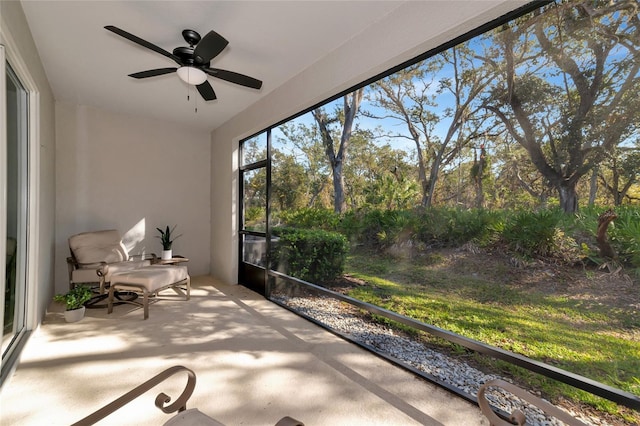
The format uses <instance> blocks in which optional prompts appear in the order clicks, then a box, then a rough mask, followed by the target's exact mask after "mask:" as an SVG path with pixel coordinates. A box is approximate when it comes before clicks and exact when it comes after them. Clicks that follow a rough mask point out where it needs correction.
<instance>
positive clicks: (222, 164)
mask: <svg viewBox="0 0 640 426" xmlns="http://www.w3.org/2000/svg"><path fill="white" fill-rule="evenodd" d="M440 3H441V2H440V1H425V2H406V3H404V4H403V5H402V6H401V7H399V8H397V9H395V10H394V11H393V12H392V13H390V14H389V15H388V16H386V17H385V18H384V19H382V20H381V21H379V22H378V23H377V24H376V25H373V26H371V27H369V28H367V29H366V30H365V31H363V32H362V33H361V34H359V35H358V36H357V37H354V38H352V39H350V40H347V41H345V44H344V45H342V46H341V47H340V48H338V49H336V50H335V51H333V52H331V53H330V54H329V55H327V56H326V57H324V58H321V59H320V60H318V61H317V62H316V63H315V64H313V65H312V66H311V67H309V68H308V69H306V70H305V71H303V72H302V73H300V74H298V75H297V76H296V77H295V78H293V79H291V80H289V81H288V82H287V83H285V84H284V85H282V86H281V87H279V88H278V89H276V90H274V91H273V92H272V93H270V94H269V95H268V96H266V97H264V98H262V99H261V100H260V101H259V102H257V103H256V104H254V105H253V106H251V107H250V108H248V109H247V110H245V111H244V112H242V113H241V114H238V115H237V116H235V117H234V118H233V119H232V120H229V121H228V122H227V123H225V124H224V125H222V126H220V127H219V128H218V129H216V130H215V131H214V132H212V134H211V144H212V157H211V170H212V171H213V173H214V176H213V181H214V182H215V186H214V187H212V191H211V199H212V200H214V203H213V206H212V210H211V224H212V226H211V253H212V258H211V271H212V275H214V276H215V277H216V278H218V279H221V280H222V281H224V282H225V283H236V281H237V270H238V248H237V247H238V229H237V227H238V226H237V220H238V219H237V215H236V210H237V205H238V193H237V190H238V184H237V179H238V164H237V150H238V142H239V140H240V139H243V138H245V137H247V136H250V135H252V134H254V133H256V132H259V131H261V130H263V129H264V128H266V127H268V126H270V125H273V124H275V123H277V122H279V121H281V120H283V119H286V118H287V117H289V116H291V115H293V114H296V113H298V112H300V111H302V110H304V109H306V108H309V107H311V106H313V105H315V104H317V103H319V102H322V101H323V100H325V99H327V98H329V97H331V96H333V95H335V94H337V93H339V92H341V91H343V90H346V89H348V88H350V87H352V86H354V85H356V84H358V83H360V82H362V81H365V80H367V79H368V78H371V77H373V76H375V75H378V74H380V73H382V72H384V71H386V70H388V69H390V68H393V67H394V66H396V65H399V64H401V63H403V62H405V61H407V60H410V59H412V58H414V57H416V56H418V55H420V54H422V53H424V52H427V51H429V50H430V49H433V48H436V47H438V46H440V45H442V44H443V43H446V42H448V41H450V40H452V39H454V38H455V37H457V36H460V35H462V34H465V33H466V32H468V31H471V30H473V29H475V28H477V27H479V26H480V25H482V24H484V23H486V22H489V21H491V20H493V19H496V18H498V17H500V16H502V15H504V14H506V13H508V12H510V11H512V10H514V9H516V8H518V7H520V6H522V5H524V4H526V3H527V1H523V0H506V1H505V0H480V1H477V0H458V1H455V2H454V4H455V6H456V7H458V9H459V12H460V13H459V14H458V15H457V16H456V19H455V21H447V20H443V19H442V17H441V15H439V14H438V7H439V4H440Z"/></svg>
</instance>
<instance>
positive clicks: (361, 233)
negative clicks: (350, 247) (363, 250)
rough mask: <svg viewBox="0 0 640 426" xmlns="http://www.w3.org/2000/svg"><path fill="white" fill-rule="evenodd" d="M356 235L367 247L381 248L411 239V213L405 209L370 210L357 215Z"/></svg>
mask: <svg viewBox="0 0 640 426" xmlns="http://www.w3.org/2000/svg"><path fill="white" fill-rule="evenodd" d="M354 224H357V235H358V237H357V238H358V240H359V242H360V243H362V244H364V245H365V246H367V247H369V248H374V249H383V248H387V247H389V246H391V245H393V244H395V243H398V242H403V241H408V240H410V239H411V237H412V235H411V232H412V231H411V229H412V224H413V222H412V214H411V212H410V211H405V210H377V209H376V210H370V211H368V212H365V213H363V214H361V215H359V220H358V221H357V222H354Z"/></svg>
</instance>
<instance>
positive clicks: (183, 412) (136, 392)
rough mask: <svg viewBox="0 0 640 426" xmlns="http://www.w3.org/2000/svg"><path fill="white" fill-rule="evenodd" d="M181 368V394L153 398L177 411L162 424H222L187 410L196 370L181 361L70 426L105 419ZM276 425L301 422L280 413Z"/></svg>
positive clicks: (163, 407) (169, 410)
mask: <svg viewBox="0 0 640 426" xmlns="http://www.w3.org/2000/svg"><path fill="white" fill-rule="evenodd" d="M181 372H184V373H186V374H187V384H186V386H185V388H184V390H183V391H182V393H181V394H180V396H178V398H177V399H176V400H175V402H174V403H173V404H170V405H167V404H169V403H170V402H171V400H172V398H171V397H170V396H169V395H167V394H165V393H159V394H158V396H156V399H155V405H156V407H158V408H159V409H160V410H161V411H162V412H164V413H167V414H171V413H177V414H176V415H175V416H173V417H172V418H170V419H169V420H168V421H166V422H165V423H164V425H165V426H224V424H223V423H220V422H219V421H217V420H215V419H213V418H211V417H209V416H207V415H206V414H204V413H202V412H201V411H200V410H198V409H197V408H191V409H188V410H187V401H188V400H189V398H190V397H191V395H192V394H193V391H194V389H195V387H196V374H195V373H194V372H193V371H192V370H190V369H188V368H186V367H183V366H181V365H176V366H174V367H171V368H168V369H166V370H164V371H163V372H161V373H159V374H157V375H156V376H154V377H152V378H151V379H149V380H147V381H146V382H144V383H143V384H141V385H140V386H137V387H136V388H134V389H133V390H131V391H129V392H127V393H126V394H124V395H122V396H121V397H120V398H118V399H116V400H114V401H113V402H111V403H109V404H107V405H105V406H104V407H102V408H100V409H99V410H97V411H95V412H93V413H91V414H89V415H88V416H87V417H85V418H83V419H82V420H79V421H77V422H76V423H74V424H73V425H71V426H89V425H93V424H95V423H96V422H98V421H100V420H102V419H104V418H105V417H107V416H108V415H110V414H112V413H114V412H115V411H117V410H118V409H120V408H122V407H124V406H125V405H127V404H128V403H130V402H131V401H133V400H134V399H136V398H137V397H139V396H140V395H142V394H144V393H145V392H147V391H148V390H150V389H152V388H153V387H155V386H157V385H158V384H160V383H162V382H163V381H165V380H166V379H168V378H169V377H171V376H173V375H174V374H178V373H181ZM212 399H213V398H212ZM276 426H304V424H303V423H302V422H300V421H298V420H295V419H293V418H291V417H283V418H282V419H280V420H279V421H278V422H277V423H276Z"/></svg>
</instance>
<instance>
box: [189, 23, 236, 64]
mask: <svg viewBox="0 0 640 426" xmlns="http://www.w3.org/2000/svg"><path fill="white" fill-rule="evenodd" d="M227 44H229V42H228V41H227V40H226V39H225V38H224V37H222V36H221V35H220V34H218V33H217V32H215V31H209V32H208V33H207V35H205V36H204V38H203V39H202V40H200V42H199V43H198V44H197V45H196V48H195V50H194V51H193V59H194V60H195V61H196V63H198V64H206V63H207V62H209V61H210V60H211V59H213V58H215V57H216V56H218V55H219V54H220V52H222V51H223V50H224V48H225V47H227Z"/></svg>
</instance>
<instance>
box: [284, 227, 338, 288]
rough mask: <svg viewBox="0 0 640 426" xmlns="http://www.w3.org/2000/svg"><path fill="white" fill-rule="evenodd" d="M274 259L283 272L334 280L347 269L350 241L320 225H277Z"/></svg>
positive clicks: (315, 280)
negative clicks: (318, 227) (302, 226)
mask: <svg viewBox="0 0 640 426" xmlns="http://www.w3.org/2000/svg"><path fill="white" fill-rule="evenodd" d="M272 231H273V235H274V236H277V237H279V240H278V242H277V243H276V244H274V247H273V252H272V253H273V259H275V262H276V263H277V265H278V269H280V270H282V272H284V273H286V274H288V275H290V276H293V277H296V278H300V279H302V280H304V281H308V282H311V283H316V284H321V283H326V282H328V281H331V280H333V279H335V278H337V277H339V276H340V275H342V272H343V270H344V264H345V261H346V258H347V252H348V251H349V244H348V242H347V239H346V238H345V237H344V235H342V234H339V233H337V232H328V231H323V230H319V229H296V228H274V229H273V230H272Z"/></svg>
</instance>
